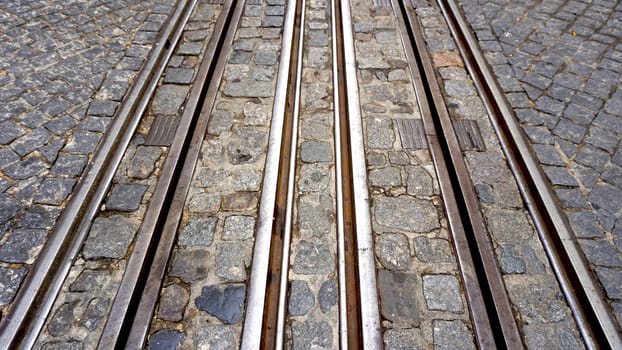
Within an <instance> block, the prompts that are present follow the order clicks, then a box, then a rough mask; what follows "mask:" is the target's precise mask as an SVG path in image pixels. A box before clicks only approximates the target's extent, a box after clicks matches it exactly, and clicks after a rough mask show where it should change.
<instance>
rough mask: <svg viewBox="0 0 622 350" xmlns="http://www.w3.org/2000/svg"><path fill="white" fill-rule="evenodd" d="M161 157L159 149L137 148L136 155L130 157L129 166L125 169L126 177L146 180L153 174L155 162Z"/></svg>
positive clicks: (151, 147)
mask: <svg viewBox="0 0 622 350" xmlns="http://www.w3.org/2000/svg"><path fill="white" fill-rule="evenodd" d="M161 155H162V150H161V149H160V147H154V146H142V147H138V149H137V150H136V153H135V154H134V156H133V157H132V161H131V164H130V166H129V167H128V169H127V175H128V176H129V177H133V178H135V179H146V178H147V177H149V176H150V175H151V174H152V173H153V171H154V169H155V162H156V161H157V160H158V159H159V158H160V156H161Z"/></svg>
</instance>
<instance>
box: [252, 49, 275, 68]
mask: <svg viewBox="0 0 622 350" xmlns="http://www.w3.org/2000/svg"><path fill="white" fill-rule="evenodd" d="M277 59H278V54H277V52H276V51H256V52H255V59H254V62H255V64H256V65H267V66H271V65H274V64H276V62H277Z"/></svg>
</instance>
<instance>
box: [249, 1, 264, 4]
mask: <svg viewBox="0 0 622 350" xmlns="http://www.w3.org/2000/svg"><path fill="white" fill-rule="evenodd" d="M262 1H263V0H248V4H249V5H261V2H262Z"/></svg>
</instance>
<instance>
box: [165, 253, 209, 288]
mask: <svg viewBox="0 0 622 350" xmlns="http://www.w3.org/2000/svg"><path fill="white" fill-rule="evenodd" d="M209 270H210V266H209V252H208V251H207V250H205V249H201V248H196V249H189V248H187V249H178V250H177V251H176V253H175V257H174V258H173V262H172V263H171V268H170V271H169V273H168V274H169V275H170V276H174V277H179V278H180V279H181V280H182V281H184V282H186V283H190V282H192V281H197V280H201V279H204V278H206V277H207V275H208V271H209Z"/></svg>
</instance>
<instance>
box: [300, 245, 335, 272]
mask: <svg viewBox="0 0 622 350" xmlns="http://www.w3.org/2000/svg"><path fill="white" fill-rule="evenodd" d="M295 252H296V255H295V258H294V264H293V269H294V272H295V273H299V274H302V275H313V274H328V273H331V272H332V271H334V270H335V256H334V254H333V253H332V252H331V251H330V248H329V246H328V245H327V244H314V243H311V242H307V241H304V240H302V241H300V242H299V243H298V246H297V247H296V249H295Z"/></svg>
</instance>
